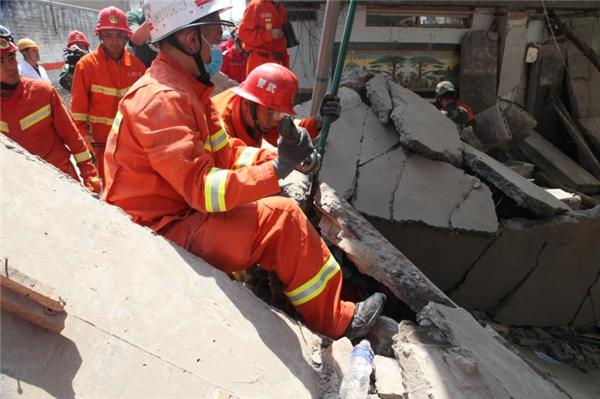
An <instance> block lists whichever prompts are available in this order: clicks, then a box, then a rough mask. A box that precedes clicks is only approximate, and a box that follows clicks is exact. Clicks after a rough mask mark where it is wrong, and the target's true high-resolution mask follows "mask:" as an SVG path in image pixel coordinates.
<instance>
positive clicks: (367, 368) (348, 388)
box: [340, 339, 375, 399]
mask: <svg viewBox="0 0 600 399" xmlns="http://www.w3.org/2000/svg"><path fill="white" fill-rule="evenodd" d="M374 357H375V355H374V354H373V349H371V343H370V342H369V341H367V340H366V339H363V340H362V341H360V343H359V344H358V345H356V346H355V347H354V349H352V355H351V356H350V368H349V369H348V372H347V373H346V375H345V376H344V379H343V380H342V384H341V385H340V398H341V399H365V398H366V397H367V394H368V393H369V386H370V385H371V372H372V371H373V358H374Z"/></svg>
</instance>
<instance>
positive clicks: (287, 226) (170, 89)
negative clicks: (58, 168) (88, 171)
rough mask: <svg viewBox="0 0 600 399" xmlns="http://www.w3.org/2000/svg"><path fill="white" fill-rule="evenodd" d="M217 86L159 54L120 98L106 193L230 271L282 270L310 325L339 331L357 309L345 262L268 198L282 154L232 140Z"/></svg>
mask: <svg viewBox="0 0 600 399" xmlns="http://www.w3.org/2000/svg"><path fill="white" fill-rule="evenodd" d="M211 92H212V88H210V87H207V86H205V85H203V84H202V83H200V82H198V81H197V80H195V79H194V78H193V77H192V76H191V75H190V74H189V72H187V71H186V70H185V69H183V68H182V67H181V66H180V65H179V64H178V63H177V62H176V61H175V60H173V59H172V58H171V57H170V56H169V55H167V54H165V53H162V52H161V53H159V55H158V57H157V58H156V60H155V61H154V63H153V64H152V66H151V67H150V69H149V70H148V72H147V73H146V75H144V76H143V77H142V78H141V79H140V80H139V81H138V82H136V83H135V84H134V85H133V87H132V88H131V90H130V91H129V92H128V94H127V95H126V96H125V97H124V98H123V100H122V101H121V103H120V104H119V112H118V113H117V116H116V118H115V123H114V125H113V129H112V130H111V133H110V135H109V137H108V143H107V146H106V155H105V163H106V164H105V169H106V188H105V191H104V199H105V200H106V201H107V202H109V203H112V204H115V205H117V206H119V207H121V208H123V209H124V210H125V211H126V212H127V213H129V214H130V215H131V216H132V217H133V220H134V221H135V222H137V223H139V224H142V225H144V226H148V227H150V228H152V229H154V230H155V231H157V232H158V233H159V234H162V235H163V236H165V237H167V238H168V239H170V240H172V241H173V242H175V243H177V244H178V245H180V246H182V247H184V248H186V249H187V250H189V251H190V252H192V253H194V254H196V255H198V256H201V257H202V258H203V259H205V260H206V261H208V262H210V263H211V264H213V265H214V266H216V267H218V268H219V269H221V270H223V271H224V272H227V273H231V272H237V271H242V270H244V269H246V268H248V267H250V266H251V265H253V264H256V263H258V264H260V266H261V267H262V268H264V269H266V270H274V271H276V272H277V274H278V276H279V278H280V279H281V281H282V282H283V284H284V288H285V292H286V294H287V296H288V298H289V299H290V301H291V302H292V304H294V305H295V307H296V308H297V310H298V312H299V313H300V314H301V315H302V316H303V317H304V318H305V321H306V323H307V325H309V326H310V327H311V328H313V329H315V330H317V331H319V332H321V333H323V334H327V335H329V336H332V337H339V336H340V335H341V334H342V333H343V332H344V331H345V329H346V328H347V326H348V325H349V323H350V321H351V319H352V317H353V314H354V304H352V303H349V302H342V301H341V300H340V299H339V294H340V289H341V285H342V276H341V271H340V267H339V265H338V264H337V262H336V261H335V259H334V258H333V256H332V255H331V253H330V252H329V250H328V249H327V247H326V246H325V243H324V242H323V241H322V240H321V238H320V237H319V235H318V234H317V232H316V231H315V229H314V228H313V227H312V225H311V224H310V223H309V222H308V220H307V219H306V217H305V215H304V214H303V213H302V211H301V210H300V208H299V207H298V206H297V205H296V204H295V203H294V202H293V201H292V200H290V199H287V198H282V197H266V196H268V195H271V194H275V193H278V192H279V191H280V187H279V181H278V177H277V174H276V172H275V169H274V167H273V164H272V162H271V160H272V159H273V158H274V157H275V153H274V152H272V151H269V150H266V149H258V148H254V147H247V146H245V145H244V144H243V143H242V141H240V140H238V139H235V138H229V137H228V136H227V134H226V133H225V131H224V130H223V128H222V127H221V126H220V124H219V117H218V115H217V114H216V112H215V111H214V108H213V106H212V103H211V102H210V98H209V96H210V94H211ZM265 197H266V198H265Z"/></svg>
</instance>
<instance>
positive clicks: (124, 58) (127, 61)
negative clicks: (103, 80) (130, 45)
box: [98, 44, 131, 66]
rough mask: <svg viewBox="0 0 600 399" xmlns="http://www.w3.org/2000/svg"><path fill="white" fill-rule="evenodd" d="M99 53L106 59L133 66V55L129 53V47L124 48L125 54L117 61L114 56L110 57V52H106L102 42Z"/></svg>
mask: <svg viewBox="0 0 600 399" xmlns="http://www.w3.org/2000/svg"><path fill="white" fill-rule="evenodd" d="M98 54H100V55H101V56H102V57H104V59H105V60H108V61H113V62H116V63H117V64H121V63H122V64H123V65H125V66H131V55H130V54H129V51H127V48H124V49H123V55H122V56H121V58H120V59H119V60H118V61H117V60H115V59H114V58H112V57H110V56H109V55H108V54H106V50H104V46H103V45H102V44H100V46H98Z"/></svg>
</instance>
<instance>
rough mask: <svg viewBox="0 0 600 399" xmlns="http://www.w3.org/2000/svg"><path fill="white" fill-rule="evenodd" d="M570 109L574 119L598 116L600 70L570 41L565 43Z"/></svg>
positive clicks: (599, 105) (599, 110) (599, 113)
mask: <svg viewBox="0 0 600 399" xmlns="http://www.w3.org/2000/svg"><path fill="white" fill-rule="evenodd" d="M565 49H566V52H567V65H568V67H569V74H568V75H567V83H568V88H569V95H570V102H571V109H572V111H573V115H574V117H575V118H576V119H586V118H593V117H600V101H599V99H600V95H599V94H598V93H599V91H600V71H598V70H597V69H596V67H595V66H594V65H593V64H592V63H591V61H590V60H588V59H587V58H586V56H585V55H584V54H583V53H582V52H581V50H579V49H578V48H577V47H576V46H575V45H574V44H573V43H571V42H570V41H569V42H567V43H566V44H565Z"/></svg>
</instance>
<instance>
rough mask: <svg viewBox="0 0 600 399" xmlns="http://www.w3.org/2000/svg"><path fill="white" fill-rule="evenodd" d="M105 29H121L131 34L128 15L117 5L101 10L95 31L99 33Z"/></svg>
mask: <svg viewBox="0 0 600 399" xmlns="http://www.w3.org/2000/svg"><path fill="white" fill-rule="evenodd" d="M103 30H120V31H122V32H125V33H127V34H128V35H130V36H131V29H129V25H127V16H126V15H125V13H124V12H123V11H121V10H119V9H118V8H117V7H115V6H110V7H106V8H104V9H102V10H100V13H99V14H98V22H96V29H95V30H94V33H95V34H96V35H97V34H98V32H100V31H103Z"/></svg>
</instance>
